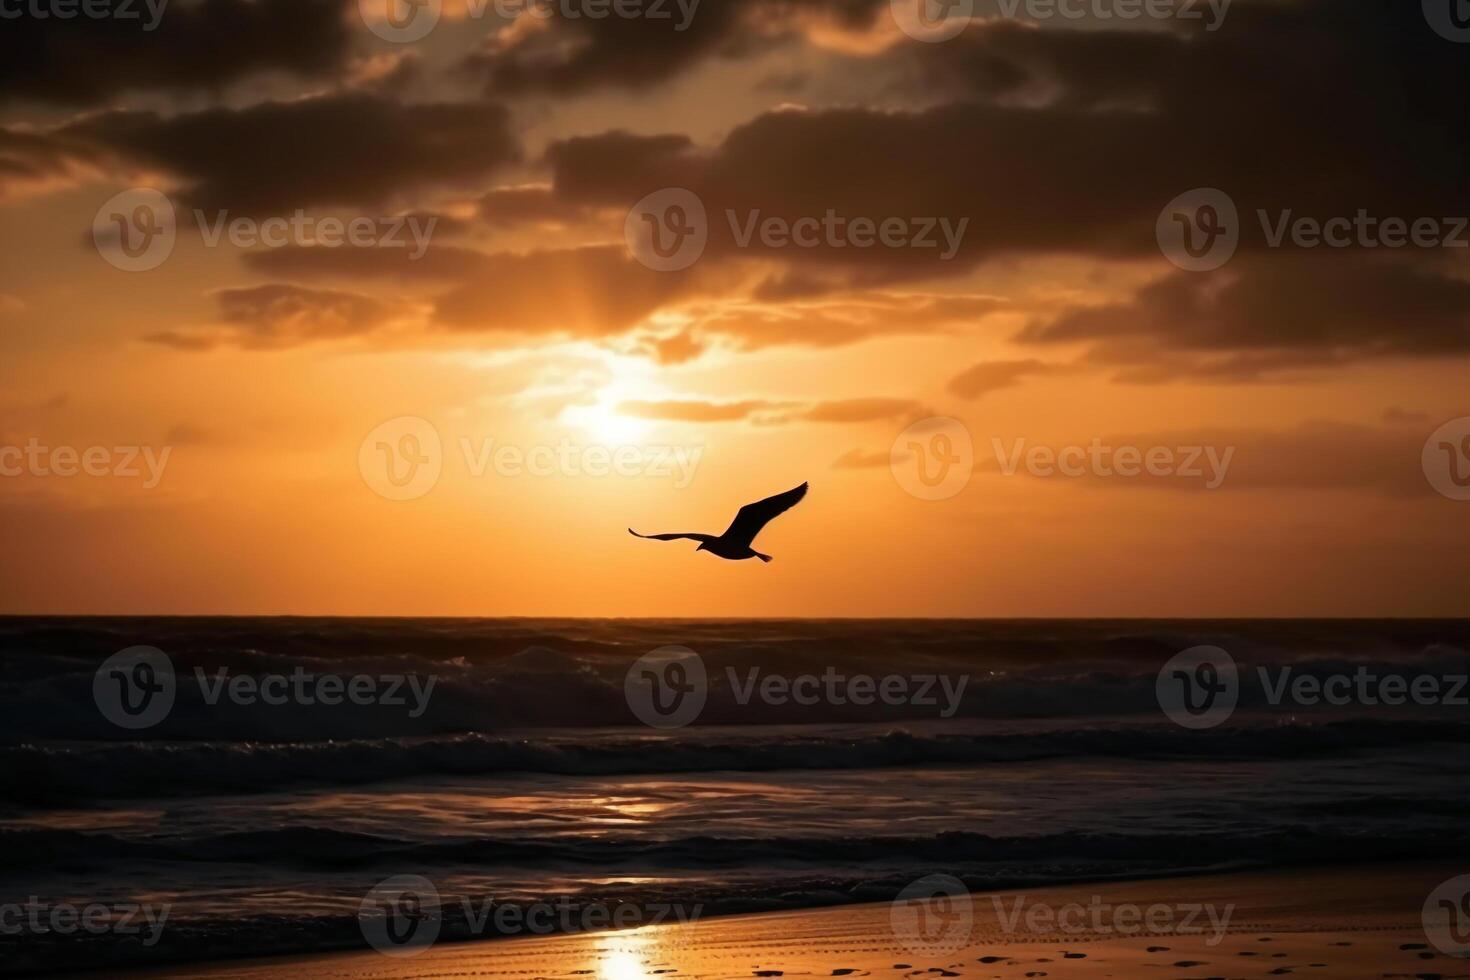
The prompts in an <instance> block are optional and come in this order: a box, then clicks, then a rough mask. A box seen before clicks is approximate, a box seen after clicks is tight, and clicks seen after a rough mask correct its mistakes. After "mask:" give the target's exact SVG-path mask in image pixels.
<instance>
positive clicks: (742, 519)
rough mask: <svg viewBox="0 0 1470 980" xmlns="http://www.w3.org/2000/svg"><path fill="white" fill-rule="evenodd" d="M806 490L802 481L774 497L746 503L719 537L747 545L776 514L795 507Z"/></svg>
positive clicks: (805, 485)
mask: <svg viewBox="0 0 1470 980" xmlns="http://www.w3.org/2000/svg"><path fill="white" fill-rule="evenodd" d="M806 490H807V484H805V483H803V484H802V485H801V486H799V487H797V488H796V489H794V490H787V491H786V492H785V493H778V494H776V495H775V496H774V497H767V498H766V499H765V500H757V501H756V502H755V503H753V504H746V505H745V506H744V507H742V508H740V512H739V513H737V514H736V515H735V520H734V521H733V522H732V523H731V524H730V527H729V529H728V530H726V531H725V533H724V534H723V535H721V537H723V538H725V539H727V540H730V541H736V542H740V543H741V544H744V545H746V546H747V547H749V546H750V543H751V542H752V541H754V540H755V536H756V535H757V534H760V533H761V528H763V527H765V526H766V525H767V524H769V523H770V522H771V519H772V518H774V517H776V516H777V515H778V514H784V513H786V511H788V510H790V509H791V508H792V507H795V506H796V502H797V501H799V500H800V499H801V498H802V497H805V496H806Z"/></svg>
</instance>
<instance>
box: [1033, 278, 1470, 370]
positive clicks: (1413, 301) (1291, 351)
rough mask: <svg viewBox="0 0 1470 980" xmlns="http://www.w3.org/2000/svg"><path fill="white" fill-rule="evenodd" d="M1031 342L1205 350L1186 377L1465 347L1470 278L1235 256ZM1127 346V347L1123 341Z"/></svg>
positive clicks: (1150, 355)
mask: <svg viewBox="0 0 1470 980" xmlns="http://www.w3.org/2000/svg"><path fill="white" fill-rule="evenodd" d="M1019 339H1021V340H1024V341H1029V342H1033V343H1057V342H1077V341H1098V342H1104V344H1105V346H1103V347H1101V348H1099V358H1098V359H1099V360H1102V361H1104V362H1106V361H1108V360H1113V361H1123V362H1126V361H1127V360H1129V359H1130V357H1129V352H1130V350H1131V351H1132V352H1133V356H1132V359H1135V360H1140V359H1141V360H1154V359H1156V358H1157V355H1158V354H1159V353H1163V354H1165V355H1168V354H1184V355H1195V356H1203V358H1204V359H1203V360H1202V361H1199V362H1198V363H1196V364H1195V368H1196V371H1195V373H1200V372H1209V371H1211V370H1213V372H1214V373H1216V374H1218V375H1221V376H1229V375H1236V376H1238V377H1252V376H1256V375H1259V374H1261V373H1264V372H1265V371H1269V370H1282V369H1290V368H1292V367H1305V366H1310V365H1311V364H1313V363H1318V364H1337V363H1342V362H1344V361H1347V360H1354V359H1359V358H1364V357H1373V356H1395V355H1398V356H1407V355H1441V354H1454V355H1463V354H1467V353H1470V282H1467V281H1466V280H1464V279H1462V278H1458V277H1456V276H1453V275H1449V274H1446V272H1445V271H1444V270H1443V269H1442V267H1436V266H1432V265H1429V264H1427V263H1425V262H1423V261H1420V262H1418V263H1415V262H1413V261H1408V260H1405V259H1404V258H1403V257H1401V256H1395V257H1392V258H1390V257H1386V256H1380V255H1375V254H1370V253H1362V252H1356V253H1349V254H1330V253H1325V252H1296V253H1291V252H1284V253H1273V254H1269V255H1260V254H1257V255H1250V256H1242V257H1239V258H1237V259H1236V260H1234V261H1233V262H1231V263H1230V264H1228V265H1226V266H1225V267H1223V268H1221V269H1219V270H1216V271H1214V272H1213V273H1210V274H1208V275H1201V274H1197V273H1191V272H1176V273H1174V274H1172V275H1168V276H1165V277H1164V278H1162V279H1159V280H1157V281H1155V282H1153V283H1150V284H1148V285H1146V286H1144V287H1143V288H1141V289H1140V290H1138V292H1137V293H1136V295H1134V296H1133V298H1132V299H1131V300H1129V301H1127V302H1123V303H1116V304H1109V305H1105V306H1097V307H1086V308H1079V309H1072V310H1067V311H1064V312H1063V313H1061V314H1060V315H1059V316H1057V317H1055V318H1053V319H1050V320H1047V321H1042V322H1039V323H1036V324H1033V325H1032V326H1030V327H1029V328H1027V329H1026V330H1025V331H1023V332H1022V334H1021V336H1020V338H1019ZM1130 345H1131V346H1130Z"/></svg>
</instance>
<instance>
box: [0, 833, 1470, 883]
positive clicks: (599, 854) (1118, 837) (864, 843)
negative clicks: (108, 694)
mask: <svg viewBox="0 0 1470 980" xmlns="http://www.w3.org/2000/svg"><path fill="white" fill-rule="evenodd" d="M1206 844H1207V846H1205V845H1206ZM0 847H3V848H4V849H5V853H6V854H7V855H9V857H8V859H7V862H6V863H7V865H9V866H11V867H13V868H15V869H17V870H19V869H26V868H50V867H54V866H56V865H58V864H61V865H65V864H86V865H89V866H98V865H104V866H106V865H124V864H135V863H137V862H144V861H173V862H186V863H240V862H246V863H250V864H254V865H270V866H274V867H278V868H309V869H317V870H325V869H330V870H349V869H360V868H374V867H384V868H404V867H408V868H415V869H421V870H427V869H430V868H433V867H447V866H454V867H474V868H480V869H483V868H492V867H505V868H515V869H517V870H526V869H553V870H558V871H566V870H577V869H594V870H595V871H596V872H597V873H598V874H599V875H615V874H616V873H617V872H618V870H619V869H621V868H628V869H631V870H632V871H634V872H635V873H636V874H637V875H640V876H641V875H646V874H649V873H652V872H659V871H675V870H680V871H684V870H696V871H711V870H735V871H739V870H741V869H762V868H764V869H768V868H773V867H782V868H786V869H788V870H790V869H792V868H798V867H801V866H808V867H820V868H856V867H863V866H866V865H879V866H888V867H892V866H899V867H903V868H924V867H934V868H949V869H958V868H966V867H976V866H980V865H987V866H988V865H1014V866H1016V867H1019V868H1030V869H1036V868H1039V867H1043V866H1045V867H1051V868H1053V869H1058V868H1062V867H1072V868H1081V867H1086V866H1104V865H1106V866H1108V867H1112V868H1121V869H1132V870H1135V871H1138V870H1142V869H1146V868H1153V867H1161V866H1162V867H1173V866H1184V865H1218V864H1219V863H1220V862H1237V863H1238V862H1246V863H1253V864H1263V865H1268V864H1283V863H1293V862H1313V861H1327V860H1340V859H1341V857H1342V855H1343V854H1344V853H1347V852H1350V853H1352V854H1353V855H1354V859H1355V860H1364V861H1367V860H1381V859H1389V858H1393V859H1406V858H1415V857H1426V856H1433V857H1436V858H1450V857H1460V856H1464V855H1465V854H1467V853H1470V835H1467V834H1465V833H1464V832H1461V831H1455V832H1447V831H1438V832H1432V831H1426V830H1416V831H1415V832H1413V833H1402V834H1392V833H1383V832H1380V831H1374V832H1366V831H1355V832H1350V831H1347V830H1344V829H1341V828H1324V827H1320V826H1317V825H1308V824H1302V825H1298V826H1293V827H1275V828H1272V829H1270V830H1263V831H1260V832H1256V833H1232V834H1216V835H1211V836H1210V837H1209V838H1208V840H1207V841H1206V840H1202V839H1201V837H1200V836H1199V835H1197V834H1171V833H1139V834H1093V833H1060V834H1045V835H1036V836H1010V837H1005V836H993V835H987V834H978V833H970V832H965V831H950V832H945V833H939V834H933V835H929V836H923V837H905V836H898V835H891V836H890V835H880V836H839V837H810V836H803V837H714V836H694V837H683V838H673V839H662V840H630V839H606V838H597V839H593V838H569V839H536V840H526V839H520V838H517V839H501V838H456V839H448V840H432V841H414V840H404V839H398V838H393V837H386V836H381V835H375V834H364V833H355V832H350V831H341V830H333V829H330V828H322V827H312V826H290V827H280V828H274V829H270V830H257V831H246V832H240V833H228V834H218V835H213V836H206V837H190V838H186V839H160V838H136V837H123V836H118V835H113V834H108V833H83V832H78V831H69V830H39V829H38V830H14V831H0Z"/></svg>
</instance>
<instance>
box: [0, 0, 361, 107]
mask: <svg viewBox="0 0 1470 980" xmlns="http://www.w3.org/2000/svg"><path fill="white" fill-rule="evenodd" d="M355 6H356V4H355V3H352V2H351V0H194V2H189V0H172V2H169V3H168V4H167V6H166V7H165V8H163V10H162V14H161V16H159V17H157V19H156V21H155V20H154V17H153V15H152V13H151V12H150V11H149V10H148V5H147V4H146V3H144V2H143V0H137V2H135V3H134V4H132V5H131V9H132V10H133V11H136V12H137V13H138V14H139V15H140V16H139V18H138V19H129V18H118V17H107V18H101V19H97V18H90V17H84V16H73V17H71V18H68V19H61V18H57V17H48V18H36V17H31V16H21V17H18V18H14V19H5V20H0V99H3V100H6V101H11V100H22V99H24V100H32V101H36V102H43V103H51V104H58V105H67V106H95V105H101V104H105V103H107V102H109V101H111V100H113V99H114V98H116V97H117V96H118V95H119V94H121V93H124V92H130V91H136V90H175V91H185V92H194V91H197V90H199V89H213V88H217V87H219V86H222V85H224V84H227V83H229V82H233V81H236V80H238V79H241V78H244V77H246V76H248V75H251V74H254V73H258V72H264V71H283V72H289V73H291V74H295V75H298V76H303V77H308V78H310V77H326V76H330V75H332V74H334V73H336V72H337V71H339V70H340V69H341V68H342V67H343V66H344V65H345V64H346V62H347V58H348V48H349V41H350V38H351V33H350V22H349V21H348V10H349V8H352V7H355ZM150 23H152V24H153V26H152V27H151V28H150V29H146V30H145V27H147V26H148V25H149V24H150Z"/></svg>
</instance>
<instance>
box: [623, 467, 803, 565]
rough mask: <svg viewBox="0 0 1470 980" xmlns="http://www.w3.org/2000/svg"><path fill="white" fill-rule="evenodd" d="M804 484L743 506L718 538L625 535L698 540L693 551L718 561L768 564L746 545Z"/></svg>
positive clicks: (791, 503)
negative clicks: (761, 562) (715, 558)
mask: <svg viewBox="0 0 1470 980" xmlns="http://www.w3.org/2000/svg"><path fill="white" fill-rule="evenodd" d="M806 490H807V484H805V483H803V484H802V485H801V486H799V487H797V488H795V489H794V490H787V491H786V492H785V493H778V494H776V495H775V496H774V497H767V498H766V499H765V500H757V501H756V502H755V503H753V504H746V505H745V506H744V507H742V508H740V510H739V512H738V513H737V514H736V515H735V520H734V521H732V522H731V523H730V526H729V527H727V528H725V533H724V534H721V535H718V536H716V535H713V534H692V533H685V532H680V533H678V534H639V533H638V532H637V531H635V530H633V529H632V528H631V527H630V528H628V533H629V534H631V535H633V537H635V538H649V539H652V540H654V541H676V540H678V539H679V538H688V539H689V540H691V541H698V542H699V547H698V548H695V549H694V550H695V551H708V552H709V553H710V554H712V555H715V556H716V557H719V558H727V559H729V560H730V561H743V560H745V559H746V558H759V559H760V560H761V561H770V560H771V556H770V555H763V554H761V553H760V552H759V551H756V550H755V549H754V548H752V547H751V546H750V545H751V543H752V542H753V541H755V536H756V535H757V534H760V533H761V529H762V528H764V527H765V526H766V525H767V524H769V523H771V521H772V519H774V518H775V517H776V516H777V515H779V514H784V513H786V511H788V510H790V509H791V508H792V507H795V506H796V503H797V501H799V500H801V498H802V497H805V496H806Z"/></svg>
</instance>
